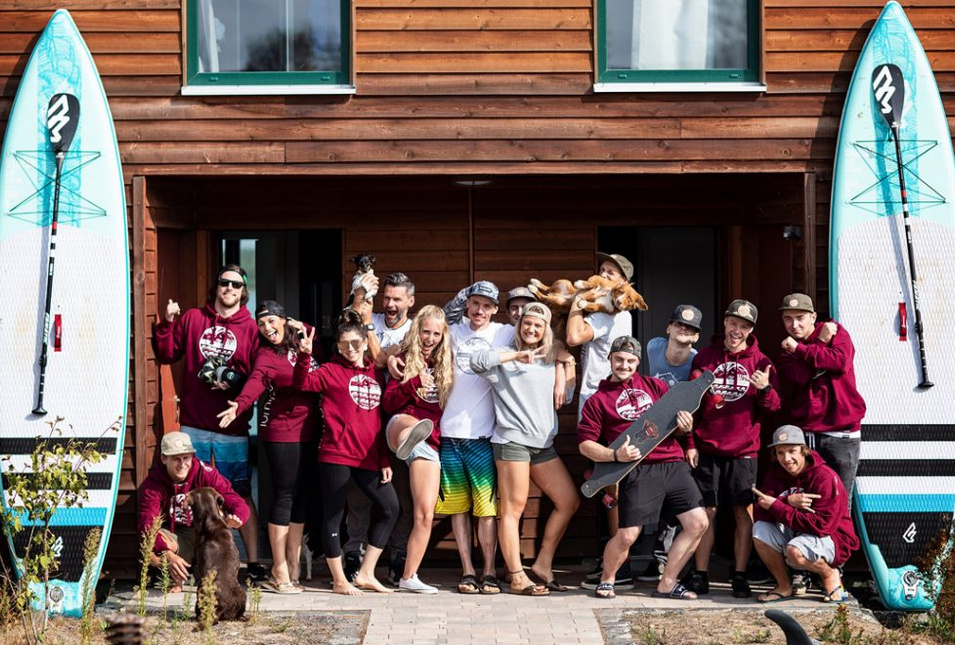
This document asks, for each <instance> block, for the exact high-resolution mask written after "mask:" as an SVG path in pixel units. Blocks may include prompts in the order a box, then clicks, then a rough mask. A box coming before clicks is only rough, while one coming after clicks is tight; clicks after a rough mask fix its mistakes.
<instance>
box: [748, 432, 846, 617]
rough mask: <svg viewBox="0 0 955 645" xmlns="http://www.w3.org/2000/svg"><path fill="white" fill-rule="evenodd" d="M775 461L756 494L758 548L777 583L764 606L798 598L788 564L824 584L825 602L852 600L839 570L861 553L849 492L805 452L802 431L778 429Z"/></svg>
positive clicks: (755, 538)
mask: <svg viewBox="0 0 955 645" xmlns="http://www.w3.org/2000/svg"><path fill="white" fill-rule="evenodd" d="M770 446H771V448H772V450H773V456H774V457H775V460H774V462H773V464H772V465H771V466H770V468H769V472H768V473H766V477H765V478H764V479H763V482H762V488H763V491H765V492H763V491H760V490H757V489H755V488H754V489H753V492H754V493H755V494H756V509H755V517H754V519H755V520H756V523H755V525H754V526H753V544H754V545H755V548H756V552H757V553H758V554H759V557H760V558H762V560H763V562H764V563H765V564H766V567H767V568H768V569H769V572H770V573H771V574H772V575H773V577H774V578H775V579H776V586H775V587H774V588H773V590H772V591H770V592H768V593H765V594H763V595H761V596H760V597H759V598H757V600H759V602H763V603H767V602H780V601H784V600H790V599H791V598H793V587H792V582H791V581H790V579H789V572H788V571H787V570H786V564H789V566H791V567H793V568H794V569H797V570H800V571H809V572H810V573H814V574H816V575H818V576H819V578H820V579H821V580H822V585H823V591H824V592H825V595H824V596H823V602H833V603H843V602H845V601H846V600H848V599H849V594H848V593H847V592H846V590H845V588H843V586H842V579H841V576H840V574H839V569H838V567H839V566H840V565H842V564H843V563H844V562H845V561H846V560H848V559H849V556H850V555H851V554H852V552H853V551H855V550H856V549H858V548H859V538H858V537H856V534H855V530H854V529H853V528H852V519H851V518H850V517H849V503H848V496H847V495H846V489H845V487H843V485H842V481H841V480H840V479H839V476H838V475H837V474H836V473H835V471H833V470H832V469H831V468H829V467H828V466H826V464H825V462H824V461H823V460H822V457H820V456H819V454H818V453H816V452H813V451H812V450H810V449H809V448H808V447H807V446H806V439H805V436H804V435H803V432H802V430H800V429H799V428H797V427H796V426H793V425H785V426H781V427H779V428H778V429H777V430H776V432H774V433H773V442H772V444H770Z"/></svg>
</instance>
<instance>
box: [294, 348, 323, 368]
mask: <svg viewBox="0 0 955 645" xmlns="http://www.w3.org/2000/svg"><path fill="white" fill-rule="evenodd" d="M308 361H309V362H308V371H309V373H312V372H314V371H315V370H317V369H318V363H317V362H316V361H315V357H314V356H311V355H309V357H308ZM288 362H289V363H291V364H292V367H295V364H296V363H297V362H298V350H294V349H290V350H288Z"/></svg>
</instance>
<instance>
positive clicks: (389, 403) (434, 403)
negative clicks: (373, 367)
mask: <svg viewBox="0 0 955 645" xmlns="http://www.w3.org/2000/svg"><path fill="white" fill-rule="evenodd" d="M400 358H401V359H402V360H404V358H405V355H404V354H402V355H401V356H400ZM433 368H434V364H433V363H432V362H431V361H428V369H433ZM381 406H382V407H383V408H384V409H385V412H387V413H388V414H390V415H396V414H410V415H411V416H413V417H414V418H415V419H419V420H421V419H431V421H432V423H434V427H433V428H432V430H431V436H430V437H428V445H429V446H431V447H432V448H434V449H435V450H437V449H438V448H439V446H440V445H441V429H440V428H439V427H438V424H439V422H440V421H441V412H442V410H441V406H440V405H439V403H438V388H437V387H436V386H435V387H432V388H430V389H427V390H425V389H424V388H423V387H421V377H420V376H416V377H414V378H413V379H409V380H408V381H407V382H406V383H401V382H400V381H398V380H397V379H391V380H390V381H388V385H386V386H385V396H384V399H382V401H381Z"/></svg>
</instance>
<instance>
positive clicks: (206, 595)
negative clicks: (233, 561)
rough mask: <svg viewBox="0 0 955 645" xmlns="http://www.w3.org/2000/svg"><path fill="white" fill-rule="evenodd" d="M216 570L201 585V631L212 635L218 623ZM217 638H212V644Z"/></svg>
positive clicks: (209, 573)
mask: <svg viewBox="0 0 955 645" xmlns="http://www.w3.org/2000/svg"><path fill="white" fill-rule="evenodd" d="M216 573H217V572H216V570H215V569H213V570H211V571H209V572H208V573H207V574H206V575H205V576H203V578H202V582H200V583H199V600H198V601H197V602H198V605H199V629H201V630H202V631H203V632H206V634H207V636H209V635H211V630H212V626H213V625H214V624H215V622H216V609H217V605H218V599H217V598H216ZM214 640H215V637H214V636H212V642H214Z"/></svg>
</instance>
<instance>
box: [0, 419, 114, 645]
mask: <svg viewBox="0 0 955 645" xmlns="http://www.w3.org/2000/svg"><path fill="white" fill-rule="evenodd" d="M63 421H64V419H63V417H57V418H56V419H55V420H53V421H48V422H47V424H46V425H47V428H48V434H47V436H46V437H38V441H37V444H36V447H35V448H34V450H33V452H32V453H31V455H30V460H29V464H28V465H24V466H22V467H21V468H19V469H18V468H17V467H16V466H14V464H13V463H10V460H9V458H7V459H6V462H7V463H6V464H5V466H4V471H5V473H4V474H5V478H4V479H5V482H6V494H7V500H8V505H7V506H6V507H5V508H4V509H3V510H2V511H0V517H2V522H3V527H4V528H5V529H6V532H7V533H8V534H9V535H10V536H11V537H13V536H16V535H18V534H19V533H21V532H22V531H26V532H27V538H26V540H25V541H21V543H23V544H25V546H24V547H23V552H22V553H21V554H18V555H19V556H20V557H19V559H18V560H17V564H18V565H19V566H18V568H19V571H18V573H19V579H18V581H17V582H16V583H15V584H14V594H13V604H14V606H15V608H16V612H17V613H18V614H19V617H20V622H21V625H22V627H23V632H24V637H25V641H26V642H27V643H30V644H32V643H39V642H40V641H42V640H43V634H44V633H45V632H46V629H47V627H48V625H49V619H50V612H51V610H52V601H51V598H50V594H49V593H48V588H49V585H50V576H51V574H53V573H55V572H56V571H57V570H58V568H59V553H60V549H61V545H60V544H59V538H58V536H57V535H56V534H55V531H54V530H53V529H52V520H53V516H54V514H55V512H56V510H57V509H58V508H74V507H82V506H83V503H84V502H85V501H86V500H88V499H89V496H88V494H87V477H86V469H87V468H89V467H90V466H91V465H93V464H96V463H99V462H100V461H102V459H103V455H102V454H101V453H100V452H99V451H98V450H97V443H96V441H88V442H83V441H79V440H77V439H75V438H65V437H64V436H63ZM121 421H122V417H120V418H118V419H117V420H116V421H115V422H114V423H113V424H112V425H111V426H110V427H109V428H107V429H106V430H104V431H103V433H102V435H101V436H100V438H101V437H103V436H105V435H106V434H107V433H108V432H111V431H112V432H118V430H119V428H120V427H121V426H120V423H121ZM94 585H95V581H94ZM34 610H38V611H39V613H40V620H39V622H37V620H36V619H35V617H34Z"/></svg>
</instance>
